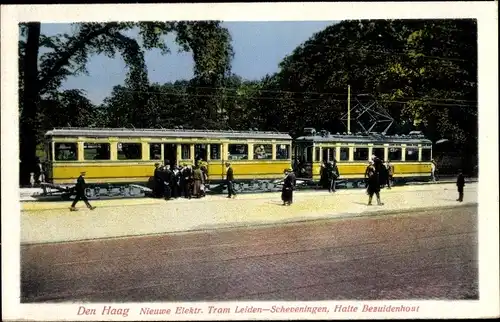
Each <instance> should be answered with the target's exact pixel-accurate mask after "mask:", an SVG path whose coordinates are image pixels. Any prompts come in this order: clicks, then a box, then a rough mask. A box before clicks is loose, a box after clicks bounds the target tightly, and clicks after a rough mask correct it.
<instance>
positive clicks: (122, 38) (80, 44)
mask: <svg viewBox="0 0 500 322" xmlns="http://www.w3.org/2000/svg"><path fill="white" fill-rule="evenodd" d="M74 26H75V27H76V31H75V32H74V33H73V34H72V35H68V34H64V35H57V36H54V37H47V36H44V35H42V34H41V32H40V29H41V25H40V23H39V22H33V23H27V24H21V25H20V30H21V35H22V36H25V37H26V40H20V44H19V54H20V64H19V66H20V69H21V70H20V78H21V79H20V81H19V86H20V91H19V92H20V102H19V105H20V106H19V109H20V115H21V117H20V136H21V137H20V143H21V146H20V159H21V162H22V167H21V183H27V182H28V181H29V172H30V170H31V169H32V168H33V166H34V163H35V158H36V155H35V154H36V144H37V135H36V133H37V131H38V130H39V128H40V124H38V123H37V118H38V114H39V113H40V100H41V99H42V98H43V97H45V96H47V95H48V96H50V95H54V93H53V92H55V91H57V89H58V88H59V87H60V85H61V83H62V81H63V80H64V79H66V77H68V76H70V75H77V74H80V73H85V72H86V69H85V66H86V63H87V61H88V59H89V57H90V56H91V55H94V54H105V55H107V56H108V57H114V56H115V55H116V54H117V53H120V54H121V55H122V56H123V58H124V60H125V63H126V64H127V66H128V67H129V71H128V74H127V79H126V85H127V87H128V88H130V89H131V91H132V93H133V95H132V96H133V99H132V106H131V111H132V113H133V119H134V121H135V122H137V124H138V125H145V124H147V120H146V119H144V118H143V117H142V116H143V115H144V114H143V113H142V109H143V108H144V106H145V105H146V103H147V101H148V95H147V92H146V90H147V89H148V88H149V82H148V79H147V69H146V65H145V62H144V49H146V50H148V49H152V48H160V49H161V50H162V52H163V53H168V50H169V49H168V47H167V45H166V44H165V42H164V40H163V38H162V36H163V35H166V34H168V33H171V32H176V33H177V37H176V41H177V43H179V44H180V45H181V46H182V49H183V50H192V51H193V57H194V61H195V75H201V74H203V73H204V72H207V71H208V70H211V71H213V72H215V73H216V74H217V75H223V74H224V73H225V72H226V71H227V70H229V68H230V64H231V59H232V55H233V53H232V48H231V39H230V36H229V33H228V32H227V30H226V29H225V28H223V27H221V26H220V23H219V22H216V21H208V22H183V21H180V22H178V21H173V22H140V23H134V22H112V23H81V24H74ZM132 28H138V29H139V35H140V37H141V39H142V43H143V44H142V47H141V46H140V45H139V43H138V41H137V40H136V39H133V38H130V37H128V36H126V35H125V34H124V33H123V32H124V31H127V30H130V29H132ZM40 47H46V48H49V49H50V51H49V52H47V53H45V54H43V55H41V56H40V57H39V52H40Z"/></svg>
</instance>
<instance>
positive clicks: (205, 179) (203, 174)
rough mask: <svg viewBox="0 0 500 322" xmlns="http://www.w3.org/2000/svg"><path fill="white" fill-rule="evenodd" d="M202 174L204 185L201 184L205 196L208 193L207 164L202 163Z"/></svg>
mask: <svg viewBox="0 0 500 322" xmlns="http://www.w3.org/2000/svg"><path fill="white" fill-rule="evenodd" d="M200 170H201V174H202V180H201V181H202V182H203V183H202V185H201V197H205V195H206V190H207V184H208V169H207V166H206V165H202V166H201V167H200Z"/></svg>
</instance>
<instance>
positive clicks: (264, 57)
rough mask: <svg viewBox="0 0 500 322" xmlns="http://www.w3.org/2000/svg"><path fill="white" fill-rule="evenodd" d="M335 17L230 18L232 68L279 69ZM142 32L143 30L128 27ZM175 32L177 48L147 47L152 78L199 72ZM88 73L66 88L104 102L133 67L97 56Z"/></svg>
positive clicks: (246, 72)
mask: <svg viewBox="0 0 500 322" xmlns="http://www.w3.org/2000/svg"><path fill="white" fill-rule="evenodd" d="M335 23H336V22H335V21H289V22H287V21H275V22H268V21H266V22H224V23H223V26H224V27H226V28H227V29H228V30H229V32H230V34H231V37H232V42H233V43H232V45H233V51H234V53H235V55H234V58H233V62H232V72H233V73H234V74H237V75H239V76H241V77H243V78H244V79H248V80H257V79H260V78H262V77H263V76H265V75H266V74H273V73H275V72H277V71H278V64H279V63H280V62H281V61H282V60H283V58H284V57H285V56H287V55H289V54H290V53H291V52H292V51H293V50H294V49H295V48H296V47H297V46H298V45H300V44H302V43H303V42H305V41H306V40H308V39H309V38H310V37H312V36H313V35H314V33H316V32H319V31H321V30H323V29H324V28H326V27H327V26H330V25H332V24H335ZM71 30H72V26H71V25H70V24H62V23H52V24H42V30H41V31H42V34H45V35H47V36H51V35H56V34H60V33H71ZM127 35H128V36H133V37H135V36H137V31H135V30H132V31H130V32H128V34H127ZM173 40H174V35H171V36H170V35H169V36H168V37H166V41H167V44H168V45H169V48H170V50H171V53H170V54H167V55H162V54H161V53H160V51H159V50H151V51H147V52H146V55H145V59H146V64H147V67H148V73H149V81H150V82H151V83H155V82H157V83H161V84H162V83H166V82H171V81H175V80H181V79H190V78H192V77H193V65H194V64H193V59H192V54H191V53H189V52H188V53H186V52H181V53H179V52H178V49H179V47H178V46H177V45H176V44H175V43H174V42H173ZM87 70H88V72H89V74H88V75H80V76H76V77H69V78H68V79H67V80H66V81H65V82H64V83H63V86H62V89H82V90H84V91H86V93H87V97H88V98H89V99H90V100H91V101H92V102H93V103H95V104H100V103H101V102H102V101H103V100H104V98H106V97H107V96H108V95H109V94H110V93H111V90H112V88H113V87H114V86H116V85H119V84H123V82H124V80H125V76H126V73H127V68H126V66H125V63H124V61H123V59H122V58H121V56H120V55H117V56H116V57H115V58H108V57H106V56H104V55H96V56H92V57H91V58H90V59H89V62H88V64H87Z"/></svg>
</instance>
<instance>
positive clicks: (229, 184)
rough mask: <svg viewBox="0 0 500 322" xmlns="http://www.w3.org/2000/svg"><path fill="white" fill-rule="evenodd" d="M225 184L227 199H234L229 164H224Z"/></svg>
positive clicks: (232, 178)
mask: <svg viewBox="0 0 500 322" xmlns="http://www.w3.org/2000/svg"><path fill="white" fill-rule="evenodd" d="M226 184H227V197H228V198H231V197H233V198H235V197H236V193H235V192H234V172H233V168H232V167H231V164H230V163H229V162H226Z"/></svg>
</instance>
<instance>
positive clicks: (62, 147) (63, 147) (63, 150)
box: [54, 143, 78, 161]
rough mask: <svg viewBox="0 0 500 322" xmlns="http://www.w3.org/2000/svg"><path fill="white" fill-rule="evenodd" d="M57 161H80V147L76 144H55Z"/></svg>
mask: <svg viewBox="0 0 500 322" xmlns="http://www.w3.org/2000/svg"><path fill="white" fill-rule="evenodd" d="M54 148H55V159H56V161H76V160H78V145H77V144H76V143H54Z"/></svg>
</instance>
